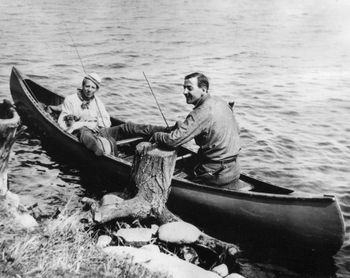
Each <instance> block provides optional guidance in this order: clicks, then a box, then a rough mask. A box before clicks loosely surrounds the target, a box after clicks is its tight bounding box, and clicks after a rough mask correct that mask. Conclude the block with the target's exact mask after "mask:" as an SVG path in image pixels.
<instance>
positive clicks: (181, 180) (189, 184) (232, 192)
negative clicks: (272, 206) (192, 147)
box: [11, 67, 336, 202]
mask: <svg viewBox="0 0 350 278" xmlns="http://www.w3.org/2000/svg"><path fill="white" fill-rule="evenodd" d="M12 71H13V73H14V74H15V76H16V78H17V80H18V82H19V83H20V85H21V87H22V90H23V92H24V93H25V94H26V96H27V97H28V98H29V100H30V102H31V104H32V105H34V106H35V108H36V110H38V112H39V113H40V114H41V116H42V118H44V119H45V120H46V121H48V122H49V123H50V124H51V125H52V126H53V127H55V128H56V129H57V130H59V132H60V134H62V136H65V137H69V138H70V139H71V140H72V141H74V143H78V144H80V142H79V140H78V139H77V138H76V136H74V135H72V134H70V133H67V132H66V131H64V130H63V129H62V128H60V127H59V126H58V125H57V122H56V121H55V120H54V119H53V118H52V117H51V116H48V113H47V112H46V111H44V109H43V108H42V107H41V106H40V105H39V104H38V101H37V100H36V98H35V97H34V96H33V94H32V93H31V89H30V88H29V86H28V85H27V84H26V82H25V80H26V79H29V78H28V77H26V76H25V75H24V76H23V75H22V73H20V72H19V71H18V70H17V69H16V68H15V67H13V69H12ZM25 77H26V78H25ZM11 78H12V77H11ZM32 82H33V81H32ZM34 83H35V82H34ZM35 84H36V83H35ZM39 86H40V85H39ZM50 92H51V93H52V94H55V95H57V96H59V97H63V98H64V96H62V95H59V94H57V93H54V92H52V91H50ZM103 156H105V157H108V158H109V159H112V160H115V161H117V162H119V163H122V164H126V165H128V166H131V165H132V163H130V162H128V161H126V160H125V159H123V158H119V157H116V156H113V155H108V154H104V155H103ZM242 176H245V177H248V178H250V179H252V180H256V179H254V178H252V177H250V176H248V175H246V174H243V173H242ZM173 180H175V181H177V182H175V184H176V185H175V186H178V187H183V188H188V189H194V190H197V189H198V190H201V191H206V192H212V193H215V194H222V195H232V196H247V197H250V198H251V197H254V198H271V199H281V200H288V199H290V200H298V201H299V200H300V201H301V200H305V201H306V200H313V201H315V202H316V201H320V202H321V201H327V202H329V201H335V200H336V197H335V196H332V195H323V196H322V195H312V194H309V195H308V196H294V195H293V192H294V191H293V190H290V191H291V193H292V194H273V193H264V192H254V191H239V190H230V189H225V188H220V187H213V186H209V185H204V184H199V183H195V182H191V181H189V180H186V179H184V178H181V177H176V176H174V177H173ZM256 181H257V182H261V181H260V180H256ZM282 188H283V187H282ZM287 190H289V189H287Z"/></svg>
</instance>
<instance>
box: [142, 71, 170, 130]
mask: <svg viewBox="0 0 350 278" xmlns="http://www.w3.org/2000/svg"><path fill="white" fill-rule="evenodd" d="M142 73H143V76H144V77H145V79H146V81H147V84H148V87H149V89H150V90H151V93H152V96H153V97H154V100H155V101H156V103H157V106H158V110H159V112H160V114H162V117H163V120H164V122H165V124H166V126H167V127H168V128H169V125H168V122H167V120H166V119H165V117H164V114H163V112H162V109H161V108H160V105H159V103H158V100H157V98H156V95H155V94H154V93H153V90H152V87H151V84H149V82H148V79H147V77H146V74H145V73H144V72H142Z"/></svg>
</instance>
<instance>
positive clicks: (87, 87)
mask: <svg viewBox="0 0 350 278" xmlns="http://www.w3.org/2000/svg"><path fill="white" fill-rule="evenodd" d="M96 91H97V86H96V84H95V83H94V82H92V81H91V80H89V79H86V80H85V84H84V85H83V93H84V95H85V97H87V98H92V97H93V96H94V94H95V92H96Z"/></svg>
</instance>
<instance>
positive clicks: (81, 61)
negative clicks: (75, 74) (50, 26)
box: [64, 24, 87, 74]
mask: <svg viewBox="0 0 350 278" xmlns="http://www.w3.org/2000/svg"><path fill="white" fill-rule="evenodd" d="M64 27H65V29H66V31H67V33H68V35H69V37H70V39H71V40H72V43H73V47H74V49H75V51H76V53H77V55H78V58H79V61H80V64H81V67H82V68H83V71H84V73H85V74H87V73H86V70H85V67H84V64H83V60H82V59H81V57H80V55H79V51H78V47H77V46H76V44H75V41H74V39H73V37H72V35H71V33H70V32H69V30H68V28H67V25H66V24H64Z"/></svg>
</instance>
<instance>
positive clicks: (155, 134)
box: [149, 132, 161, 143]
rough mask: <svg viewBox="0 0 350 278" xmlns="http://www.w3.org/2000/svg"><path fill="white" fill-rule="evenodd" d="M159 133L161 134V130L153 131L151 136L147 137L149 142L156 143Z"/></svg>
mask: <svg viewBox="0 0 350 278" xmlns="http://www.w3.org/2000/svg"><path fill="white" fill-rule="evenodd" d="M160 135H161V132H155V133H153V135H152V136H151V138H150V139H149V142H151V143H158V142H159V138H160Z"/></svg>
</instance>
